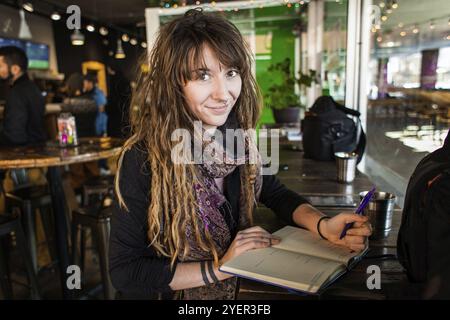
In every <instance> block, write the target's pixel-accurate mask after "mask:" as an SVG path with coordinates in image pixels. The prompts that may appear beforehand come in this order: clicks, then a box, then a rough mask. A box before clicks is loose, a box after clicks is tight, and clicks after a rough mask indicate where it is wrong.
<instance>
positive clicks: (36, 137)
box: [0, 74, 46, 145]
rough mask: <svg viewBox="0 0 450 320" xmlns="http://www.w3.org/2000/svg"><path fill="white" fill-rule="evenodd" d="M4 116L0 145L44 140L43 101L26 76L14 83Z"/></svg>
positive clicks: (23, 143) (35, 142) (25, 143)
mask: <svg viewBox="0 0 450 320" xmlns="http://www.w3.org/2000/svg"><path fill="white" fill-rule="evenodd" d="M4 115H5V116H4V119H3V129H2V132H1V133H0V144H3V145H27V144H38V143H42V142H44V141H45V140H46V133H45V129H44V116H45V100H44V97H43V96H42V94H41V92H40V91H39V89H38V87H37V86H36V85H35V84H34V83H33V82H32V81H31V80H30V79H29V78H28V76H27V75H26V74H24V75H22V76H21V77H20V78H18V79H17V80H16V81H14V83H13V85H12V88H11V90H10V92H9V95H8V97H7V99H6V106H5V112H4Z"/></svg>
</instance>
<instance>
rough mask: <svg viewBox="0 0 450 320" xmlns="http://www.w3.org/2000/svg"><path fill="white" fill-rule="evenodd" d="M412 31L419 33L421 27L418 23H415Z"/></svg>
mask: <svg viewBox="0 0 450 320" xmlns="http://www.w3.org/2000/svg"><path fill="white" fill-rule="evenodd" d="M412 32H413V33H415V34H417V33H419V28H418V27H417V25H414V28H413V30H412Z"/></svg>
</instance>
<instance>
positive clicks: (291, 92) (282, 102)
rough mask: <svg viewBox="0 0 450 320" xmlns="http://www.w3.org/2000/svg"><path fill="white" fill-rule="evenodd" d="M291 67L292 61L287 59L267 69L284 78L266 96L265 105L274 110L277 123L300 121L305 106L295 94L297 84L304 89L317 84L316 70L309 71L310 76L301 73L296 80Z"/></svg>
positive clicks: (273, 85) (271, 87)
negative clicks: (301, 110)
mask: <svg viewBox="0 0 450 320" xmlns="http://www.w3.org/2000/svg"><path fill="white" fill-rule="evenodd" d="M290 66H291V60H290V59H289V58H286V59H284V60H283V61H282V62H279V63H276V64H272V65H270V66H269V68H268V69H267V71H269V72H270V73H273V72H277V73H280V74H281V76H282V79H281V83H280V82H278V83H274V84H272V85H271V86H270V87H269V88H268V90H267V93H266V94H265V95H264V97H265V104H266V105H267V106H269V107H270V108H271V109H272V112H273V116H274V118H275V121H276V122H277V123H294V122H298V120H299V115H300V109H301V108H304V106H303V105H301V103H300V96H299V95H298V94H296V93H295V84H298V85H299V86H300V88H302V87H311V84H312V83H313V82H317V79H316V78H317V76H316V72H315V71H314V70H309V74H304V73H301V72H300V73H299V78H296V77H295V76H294V74H293V73H292V72H291V68H290Z"/></svg>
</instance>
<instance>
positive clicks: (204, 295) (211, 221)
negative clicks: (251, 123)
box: [179, 112, 262, 300]
mask: <svg viewBox="0 0 450 320" xmlns="http://www.w3.org/2000/svg"><path fill="white" fill-rule="evenodd" d="M238 128H239V126H238V122H237V120H236V116H235V114H234V112H232V113H230V115H229V117H228V119H227V122H226V123H225V124H224V125H223V126H221V127H219V128H218V130H220V131H221V132H222V133H223V137H225V136H226V134H225V130H226V129H238ZM202 133H203V139H202V146H203V149H202V150H208V151H207V152H204V153H203V155H204V159H203V160H204V161H203V163H202V164H199V165H198V181H197V182H196V183H194V186H193V187H194V190H195V195H196V199H197V202H198V205H199V209H198V219H199V220H198V221H199V222H200V223H199V225H200V226H202V227H201V228H200V229H201V232H202V236H204V232H205V229H207V230H208V231H209V233H210V234H211V236H212V238H213V240H214V243H215V247H216V250H217V253H218V255H219V257H221V256H222V255H224V254H225V252H226V251H227V249H228V247H229V246H230V244H231V242H232V241H233V239H232V230H230V229H229V227H228V225H227V223H226V220H225V217H224V214H227V215H230V217H229V219H230V221H231V225H232V228H233V230H235V229H236V228H237V229H239V230H242V229H245V228H248V227H249V226H250V222H249V220H248V215H247V212H246V211H247V206H246V203H245V199H244V198H245V197H244V196H243V195H244V192H243V179H244V175H243V173H244V168H243V167H244V164H245V163H246V162H247V163H248V161H249V160H250V159H252V158H251V157H255V158H253V159H255V160H256V165H257V171H256V172H257V174H256V176H255V177H252V179H253V181H254V192H255V202H256V201H257V199H258V197H259V194H260V192H261V188H262V176H261V158H260V156H259V153H258V152H257V148H256V145H255V143H254V142H253V141H252V139H251V138H250V137H248V136H246V135H237V140H238V141H235V142H238V143H236V145H239V140H240V143H241V145H242V146H245V154H242V155H239V152H236V151H235V150H227V148H226V147H227V144H226V139H223V140H224V141H225V142H224V143H221V142H220V141H216V140H215V139H211V134H212V132H208V131H204V130H203V132H202ZM224 146H225V147H224ZM209 151H211V152H209ZM241 153H242V152H241ZM238 167H239V168H240V170H239V171H240V181H241V183H240V185H241V187H240V197H239V221H235V219H234V218H233V215H232V213H231V207H230V204H229V203H228V201H227V199H226V198H225V196H224V195H223V194H222V192H221V191H220V190H219V188H218V187H217V184H216V182H215V180H214V179H218V178H225V177H227V176H228V175H229V174H231V173H232V172H233V171H234V170H236V168H238ZM229 191H230V192H237V190H229ZM222 206H227V207H228V210H220V208H221V207H222ZM222 212H224V213H222ZM186 238H187V241H188V242H189V246H190V252H189V254H188V255H187V256H186V257H184V258H183V257H181V254H180V256H179V259H180V260H183V261H201V260H211V259H213V255H212V253H211V252H210V251H208V252H206V251H204V250H202V249H201V248H200V247H199V246H198V244H197V242H196V240H195V237H194V234H193V228H192V225H191V224H190V223H187V224H186ZM236 280H237V279H236V277H233V278H229V279H227V280H224V281H220V282H218V283H214V284H209V285H206V286H202V287H198V288H191V289H186V290H183V298H184V299H189V300H190V299H234V298H235V294H236V292H235V291H236V285H237V281H236Z"/></svg>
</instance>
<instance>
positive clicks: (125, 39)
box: [122, 33, 130, 42]
mask: <svg viewBox="0 0 450 320" xmlns="http://www.w3.org/2000/svg"><path fill="white" fill-rule="evenodd" d="M122 41H123V42H128V41H130V37H129V36H128V35H127V34H126V33H124V34H123V35H122Z"/></svg>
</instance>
